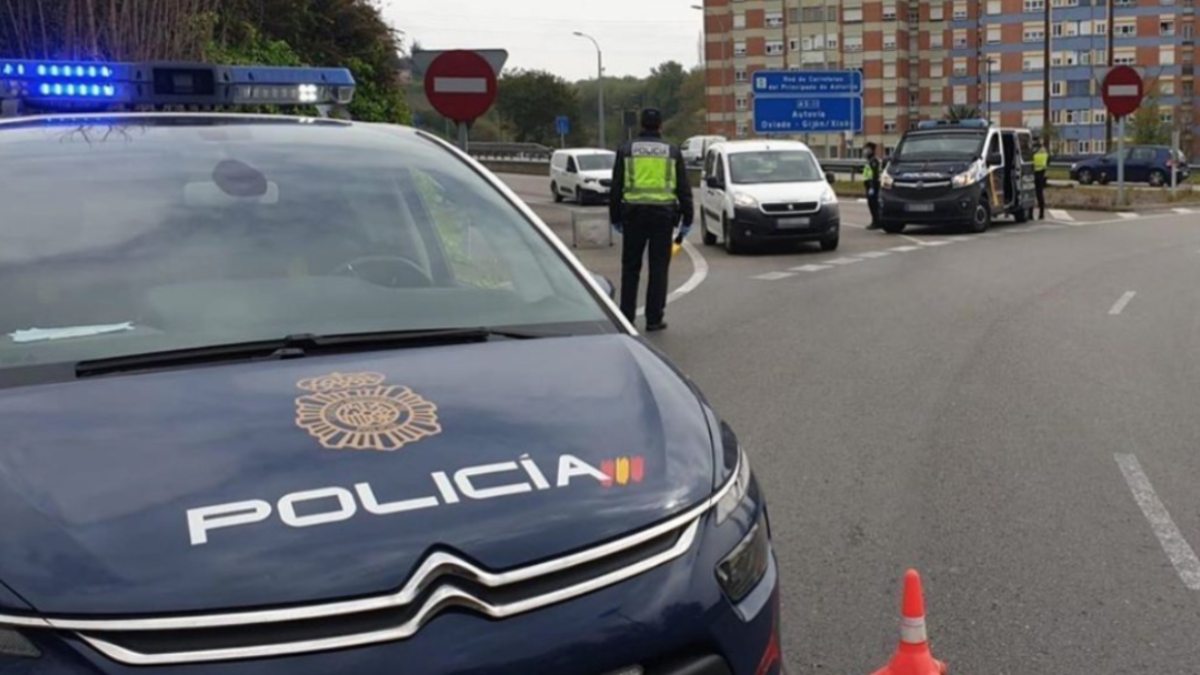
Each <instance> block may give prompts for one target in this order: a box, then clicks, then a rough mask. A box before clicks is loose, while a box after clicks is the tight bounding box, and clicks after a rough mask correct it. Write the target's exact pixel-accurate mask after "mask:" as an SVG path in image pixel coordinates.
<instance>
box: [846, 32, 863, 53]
mask: <svg viewBox="0 0 1200 675" xmlns="http://www.w3.org/2000/svg"><path fill="white" fill-rule="evenodd" d="M862 48H863V39H862V36H861V35H853V36H847V37H846V51H848V52H861V51H862Z"/></svg>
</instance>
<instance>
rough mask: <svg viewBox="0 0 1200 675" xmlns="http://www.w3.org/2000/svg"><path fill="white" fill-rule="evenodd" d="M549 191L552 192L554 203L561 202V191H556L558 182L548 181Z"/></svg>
mask: <svg viewBox="0 0 1200 675" xmlns="http://www.w3.org/2000/svg"><path fill="white" fill-rule="evenodd" d="M550 192H552V193H553V194H554V203H555V204H560V203H562V193H561V192H559V191H558V183H554V182H551V183H550Z"/></svg>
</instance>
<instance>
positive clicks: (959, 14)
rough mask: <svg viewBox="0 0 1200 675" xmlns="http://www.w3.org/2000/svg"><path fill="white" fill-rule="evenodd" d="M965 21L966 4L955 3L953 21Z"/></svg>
mask: <svg viewBox="0 0 1200 675" xmlns="http://www.w3.org/2000/svg"><path fill="white" fill-rule="evenodd" d="M966 19H967V3H965V2H955V3H954V20H955V21H965V20H966Z"/></svg>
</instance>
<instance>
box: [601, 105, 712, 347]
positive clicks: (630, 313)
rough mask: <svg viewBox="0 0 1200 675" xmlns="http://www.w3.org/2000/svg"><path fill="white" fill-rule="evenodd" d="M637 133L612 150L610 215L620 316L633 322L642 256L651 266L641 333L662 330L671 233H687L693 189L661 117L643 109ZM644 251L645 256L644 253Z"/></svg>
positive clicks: (651, 110)
mask: <svg viewBox="0 0 1200 675" xmlns="http://www.w3.org/2000/svg"><path fill="white" fill-rule="evenodd" d="M641 124H642V131H641V133H640V134H639V135H638V137H637V138H635V139H633V140H632V141H630V142H628V143H626V144H624V145H623V146H621V148H620V149H619V150H617V160H616V164H615V165H614V166H613V177H612V192H611V193H610V197H609V217H610V219H611V222H612V226H613V227H614V228H615V229H616V230H617V232H620V233H621V234H622V236H623V242H622V249H621V313H622V314H624V315H625V318H627V319H629V321H630V322H633V320H634V317H635V315H636V313H637V292H638V280H639V279H640V277H641V275H642V256H643V255H646V256H647V259H648V261H649V264H650V274H649V279H648V280H647V282H646V330H648V331H658V330H663V329H664V328H666V327H667V323H666V321H664V320H663V312H664V311H665V309H666V305H667V268H668V267H669V266H670V264H671V235H672V234H674V231H675V228H676V227H677V226H678V227H679V238H680V239H682V238H683V237H686V236H687V234H688V232H689V231H691V229H692V219H693V217H694V215H695V214H694V213H693V210H692V209H693V206H692V186H691V184H690V183H689V182H688V175H687V167H686V166H685V165H684V162H683V154H682V153H681V152H680V151H679V148H677V147H675V146H673V145H671V144H670V143H667V142H666V141H664V140H663V137H662V133H661V129H662V113H661V112H659V111H658V110H656V109H654V108H647V109H645V110H643V111H642V116H641ZM647 251H649V254H648V255H647Z"/></svg>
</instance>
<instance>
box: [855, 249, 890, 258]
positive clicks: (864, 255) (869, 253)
mask: <svg viewBox="0 0 1200 675" xmlns="http://www.w3.org/2000/svg"><path fill="white" fill-rule="evenodd" d="M889 255H891V253H888V252H887V251H866V252H864V253H859V254H858V257H860V258H882V257H884V256H889Z"/></svg>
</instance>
